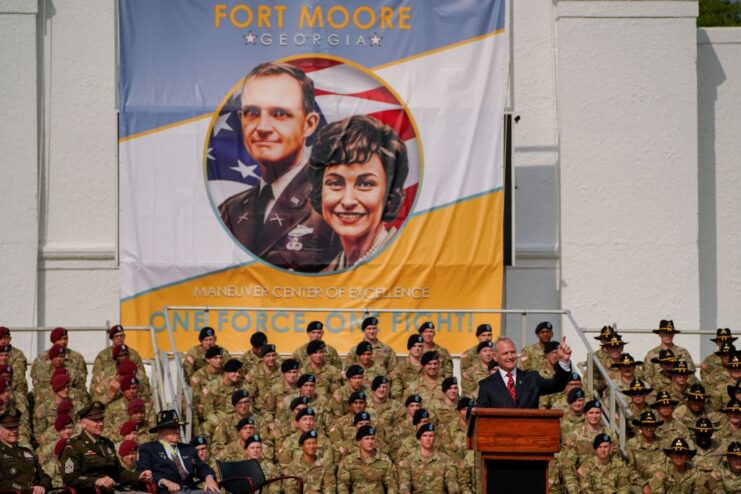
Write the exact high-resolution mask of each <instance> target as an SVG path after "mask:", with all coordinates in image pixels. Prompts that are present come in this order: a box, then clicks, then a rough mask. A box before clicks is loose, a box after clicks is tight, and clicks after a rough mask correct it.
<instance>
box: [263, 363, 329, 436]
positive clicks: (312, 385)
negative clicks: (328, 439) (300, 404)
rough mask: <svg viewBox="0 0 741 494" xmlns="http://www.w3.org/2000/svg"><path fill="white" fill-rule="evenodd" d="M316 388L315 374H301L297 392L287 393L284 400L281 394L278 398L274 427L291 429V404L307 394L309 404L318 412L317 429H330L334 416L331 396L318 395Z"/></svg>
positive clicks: (297, 382) (297, 383)
mask: <svg viewBox="0 0 741 494" xmlns="http://www.w3.org/2000/svg"><path fill="white" fill-rule="evenodd" d="M316 388H317V382H316V377H315V376H314V374H301V375H300V376H299V377H298V381H296V391H295V392H293V393H290V394H288V395H286V396H285V397H283V399H282V400H281V399H280V396H278V397H277V398H276V407H275V420H274V424H275V425H274V427H275V428H285V429H290V427H291V423H292V422H293V414H292V413H291V409H290V404H291V402H292V401H293V400H294V399H295V398H298V397H300V396H305V397H306V399H307V400H308V401H307V405H308V406H310V407H311V408H313V409H314V411H315V412H316V428H317V430H322V431H325V430H329V425H330V422H331V418H332V414H331V413H330V411H329V398H328V397H327V396H326V395H324V396H320V395H318V394H317V392H316Z"/></svg>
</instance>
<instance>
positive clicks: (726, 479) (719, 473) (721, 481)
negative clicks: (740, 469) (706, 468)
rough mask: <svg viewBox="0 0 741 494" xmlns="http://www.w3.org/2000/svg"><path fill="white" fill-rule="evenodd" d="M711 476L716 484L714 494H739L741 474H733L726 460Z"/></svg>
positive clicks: (740, 490)
mask: <svg viewBox="0 0 741 494" xmlns="http://www.w3.org/2000/svg"><path fill="white" fill-rule="evenodd" d="M711 475H712V477H713V479H714V480H715V483H716V486H715V490H714V491H713V492H714V494H726V493H729V492H741V473H734V472H733V471H732V470H731V467H730V466H728V462H727V461H726V460H723V461H722V462H721V463H720V465H718V468H717V469H716V470H715V472H713V473H712V474H711Z"/></svg>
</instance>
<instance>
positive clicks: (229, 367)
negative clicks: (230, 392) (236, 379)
mask: <svg viewBox="0 0 741 494" xmlns="http://www.w3.org/2000/svg"><path fill="white" fill-rule="evenodd" d="M241 368H242V362H240V361H239V360H237V359H235V358H233V359H229V360H227V361H226V363H225V364H224V372H237V371H238V370H239V369H241Z"/></svg>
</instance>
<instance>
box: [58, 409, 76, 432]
mask: <svg viewBox="0 0 741 494" xmlns="http://www.w3.org/2000/svg"><path fill="white" fill-rule="evenodd" d="M72 422H73V420H72V417H71V416H70V415H68V414H66V413H61V414H59V413H58V414H57V419H56V420H55V421H54V429H56V431H57V432H59V431H61V430H62V429H64V427H65V426H66V425H67V424H71V423H72Z"/></svg>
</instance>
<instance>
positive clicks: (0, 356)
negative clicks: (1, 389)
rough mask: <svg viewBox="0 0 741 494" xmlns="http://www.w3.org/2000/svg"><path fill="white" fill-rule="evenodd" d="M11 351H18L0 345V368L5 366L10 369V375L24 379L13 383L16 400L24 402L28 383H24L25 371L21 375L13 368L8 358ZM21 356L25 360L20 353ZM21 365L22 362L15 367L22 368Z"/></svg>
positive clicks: (8, 346)
mask: <svg viewBox="0 0 741 494" xmlns="http://www.w3.org/2000/svg"><path fill="white" fill-rule="evenodd" d="M0 339H2V338H0ZM13 350H16V351H19V350H17V349H15V348H13V347H12V346H10V345H0V367H6V366H7V367H10V369H11V372H10V374H11V375H13V374H15V375H18V376H23V377H24V379H16V380H14V381H13V393H14V394H16V395H17V396H18V398H23V400H24V401H26V395H27V394H28V383H27V382H26V379H25V376H26V374H25V371H24V373H23V374H19V373H18V372H17V370H16V369H15V368H14V367H13V365H12V361H11V358H10V356H11V355H12V354H13ZM21 356H22V358H24V359H25V358H26V357H23V354H22V353H21ZM23 365H24V364H23V363H22V362H17V363H16V366H17V367H18V368H20V367H22V366H23Z"/></svg>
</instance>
